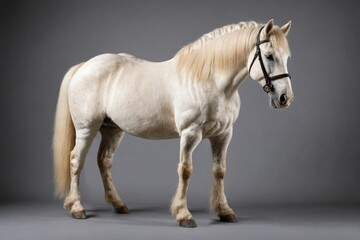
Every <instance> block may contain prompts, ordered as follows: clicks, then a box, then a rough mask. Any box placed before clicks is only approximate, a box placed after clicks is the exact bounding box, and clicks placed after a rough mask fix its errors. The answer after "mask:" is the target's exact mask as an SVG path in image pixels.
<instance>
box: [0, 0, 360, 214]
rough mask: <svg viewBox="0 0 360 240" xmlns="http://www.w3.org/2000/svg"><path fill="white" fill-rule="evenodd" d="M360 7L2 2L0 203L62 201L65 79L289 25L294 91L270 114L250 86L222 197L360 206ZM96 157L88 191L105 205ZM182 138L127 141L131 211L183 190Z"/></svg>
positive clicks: (200, 196)
mask: <svg viewBox="0 0 360 240" xmlns="http://www.w3.org/2000/svg"><path fill="white" fill-rule="evenodd" d="M359 12H360V8H359V3H358V2H357V1H310V0H306V1H282V0H273V1H264V0H258V1H250V0H241V1H235V0H222V1H212V0H211V1H160V0H154V1H145V0H144V1H71V2H70V1H1V3H0V18H1V21H0V26H1V28H0V31H1V33H0V53H1V54H0V69H1V71H0V74H1V81H0V91H1V94H0V109H1V117H0V119H1V125H0V126H1V142H0V144H1V145H0V146H1V151H0V159H1V161H0V201H1V202H6V201H40V200H41V201H53V199H54V195H53V192H54V185H53V165H52V154H51V144H52V143H51V141H52V140H51V139H52V131H53V130H52V129H53V122H54V113H55V107H56V101H57V97H58V92H59V87H60V84H61V81H62V78H63V76H64V74H65V73H66V72H67V70H68V69H69V68H70V67H71V66H73V65H75V64H77V63H80V62H83V61H86V60H88V59H90V58H91V57H93V56H96V55H98V54H102V53H107V52H111V53H120V52H125V53H130V54H133V55H135V56H137V57H139V58H143V59H146V60H149V61H165V60H168V59H170V58H172V57H173V56H174V55H175V54H176V52H177V51H178V50H179V49H180V48H181V47H183V46H184V45H186V44H188V43H190V42H192V41H194V40H196V39H198V38H199V37H200V36H201V35H202V34H204V33H207V32H209V31H211V30H213V29H214V28H217V27H221V26H224V25H227V24H231V23H238V22H240V21H249V20H254V21H257V22H262V23H266V22H267V21H268V20H270V19H274V20H275V24H277V25H279V26H282V25H283V24H285V23H287V22H288V21H289V20H292V23H293V24H292V29H291V30H290V33H289V36H288V40H289V44H290V49H291V55H292V56H291V59H290V60H289V63H288V69H289V72H290V73H291V75H292V85H293V90H294V94H295V99H294V102H293V103H292V105H291V107H290V108H289V109H285V110H274V109H272V108H271V107H270V106H269V99H268V97H267V96H266V94H265V93H264V92H263V90H262V89H261V87H260V86H259V85H258V84H257V83H256V82H255V81H253V80H252V79H250V78H248V79H247V80H246V81H245V82H244V83H243V84H242V85H241V86H240V89H239V92H240V97H241V100H242V106H241V110H240V115H239V118H238V120H237V122H236V124H235V125H234V135H233V139H232V142H231V145H230V147H229V154H228V160H227V166H228V168H227V175H226V178H225V190H226V192H227V196H228V200H229V202H230V204H232V205H235V206H236V205H253V204H301V203H359V202H360V188H359V183H360V174H359V173H360V161H359V156H360V137H359V133H360V124H359V123H360V107H359V103H360V94H359V89H360V80H359V74H358V72H359V71H358V69H359V63H358V62H359V61H358V57H359V56H358V55H359V53H360V51H359V50H360V47H359V36H360V27H359V26H358V23H359V22H360V17H359V16H360V15H359ZM99 140H100V136H97V137H96V138H95V140H94V143H93V145H92V147H91V149H90V152H89V154H88V156H87V160H86V162H85V168H84V170H83V172H82V176H81V181H80V188H81V190H82V194H83V201H84V202H85V203H98V202H100V201H101V202H102V201H103V188H102V183H101V178H100V174H99V171H98V169H97V164H96V154H97V149H98V145H99ZM178 152H179V140H178V139H175V140H161V141H151V140H144V139H140V138H135V137H132V136H130V135H126V136H125V138H124V140H123V142H122V144H121V145H120V148H119V150H118V152H117V154H116V156H115V159H114V165H113V177H114V182H115V185H116V186H117V188H118V190H119V192H120V195H121V196H123V198H124V200H125V201H126V202H127V203H128V205H129V206H130V207H131V206H135V205H143V206H146V205H149V206H153V205H154V206H155V205H156V206H164V207H166V205H167V204H168V203H169V202H170V199H171V197H172V195H173V193H174V191H175V189H176V185H177V180H178V177H177V164H178V155H179V154H178ZM193 159H194V174H193V177H192V178H191V180H190V188H189V197H188V199H189V204H191V206H192V207H196V206H197V207H202V206H204V207H207V203H208V196H209V194H210V187H211V181H212V174H211V161H212V159H211V151H210V146H209V142H208V141H206V140H205V141H203V142H202V143H201V144H200V146H199V147H198V148H197V149H196V151H195V153H194V157H193Z"/></svg>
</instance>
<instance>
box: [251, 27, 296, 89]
mask: <svg viewBox="0 0 360 240" xmlns="http://www.w3.org/2000/svg"><path fill="white" fill-rule="evenodd" d="M263 28H264V27H262V28H260V31H259V33H258V35H257V37H256V52H255V55H254V58H253V60H252V62H251V64H250V68H249V73H250V71H251V68H252V66H253V64H254V62H255V60H256V58H257V57H259V62H260V66H261V70H262V72H263V75H264V79H265V82H266V83H265V85H264V86H263V89H264V91H265V92H266V93H269V92H272V91H273V90H274V86H273V84H272V83H271V82H272V81H275V80H278V79H281V78H285V77H288V78H290V79H291V77H290V74H289V73H283V74H278V75H274V76H271V77H270V76H269V74H268V73H267V71H266V68H265V65H264V61H263V59H262V57H261V50H260V45H261V44H263V43H267V42H270V40H269V39H265V40H262V41H260V33H261V30H262V29H263Z"/></svg>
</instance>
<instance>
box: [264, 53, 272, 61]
mask: <svg viewBox="0 0 360 240" xmlns="http://www.w3.org/2000/svg"><path fill="white" fill-rule="evenodd" d="M265 57H266V59H267V60H269V61H274V56H273V55H272V54H268V55H265Z"/></svg>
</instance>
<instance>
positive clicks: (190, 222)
mask: <svg viewBox="0 0 360 240" xmlns="http://www.w3.org/2000/svg"><path fill="white" fill-rule="evenodd" d="M179 226H180V227H186V228H196V227H197V225H196V222H195V220H194V219H193V218H191V219H185V220H180V222H179Z"/></svg>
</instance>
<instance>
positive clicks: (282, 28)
mask: <svg viewBox="0 0 360 240" xmlns="http://www.w3.org/2000/svg"><path fill="white" fill-rule="evenodd" d="M290 28H291V20H290V21H289V22H288V23H287V24H285V25H284V26H282V27H281V30H282V31H283V33H284V34H285V35H287V34H288V33H289V31H290Z"/></svg>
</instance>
